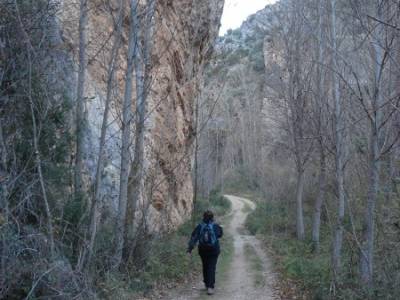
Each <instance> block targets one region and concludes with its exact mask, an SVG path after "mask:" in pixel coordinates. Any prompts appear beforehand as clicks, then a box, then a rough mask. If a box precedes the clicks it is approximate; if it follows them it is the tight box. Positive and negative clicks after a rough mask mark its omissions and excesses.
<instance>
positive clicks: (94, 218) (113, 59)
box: [87, 0, 124, 265]
mask: <svg viewBox="0 0 400 300" xmlns="http://www.w3.org/2000/svg"><path fill="white" fill-rule="evenodd" d="M118 5H119V6H118V7H119V8H118V16H117V23H116V25H115V33H114V41H113V46H112V49H111V54H110V62H109V69H108V78H107V94H106V100H105V107H104V113H103V121H102V125H101V133H100V142H99V154H98V160H97V168H96V177H95V183H94V199H93V201H92V207H91V213H90V228H89V234H90V239H89V246H88V259H87V262H88V264H89V265H90V262H91V258H92V254H93V249H94V244H95V240H96V234H97V227H98V222H99V218H100V202H101V199H100V196H101V195H100V194H101V193H100V189H101V184H102V182H101V177H102V174H103V172H104V155H105V146H106V134H107V128H108V115H109V112H110V105H111V100H112V91H113V86H114V77H115V71H116V64H117V55H118V52H119V49H120V46H121V29H122V21H123V16H124V9H123V7H124V0H120V1H119V3H118Z"/></svg>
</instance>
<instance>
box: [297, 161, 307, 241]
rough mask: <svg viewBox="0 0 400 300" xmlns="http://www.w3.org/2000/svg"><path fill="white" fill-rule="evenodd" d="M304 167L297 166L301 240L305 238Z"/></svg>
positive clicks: (299, 233) (298, 219) (298, 226)
mask: <svg viewBox="0 0 400 300" xmlns="http://www.w3.org/2000/svg"><path fill="white" fill-rule="evenodd" d="M304 175H305V174H304V169H302V168H301V167H299V168H297V190H296V216H297V218H296V230H297V238H298V239H299V240H304V239H305V230H304V217H303V192H304Z"/></svg>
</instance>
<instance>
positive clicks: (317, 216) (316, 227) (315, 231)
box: [312, 0, 326, 252]
mask: <svg viewBox="0 0 400 300" xmlns="http://www.w3.org/2000/svg"><path fill="white" fill-rule="evenodd" d="M323 12H324V7H323V1H322V0H318V42H317V47H318V51H317V61H318V65H317V78H316V81H317V82H316V86H317V97H316V101H315V102H316V103H315V106H316V108H315V109H316V114H317V116H316V119H317V127H318V128H317V130H318V131H317V132H318V147H319V160H320V171H319V178H318V196H317V199H316V200H315V204H314V215H313V226H312V241H313V250H314V251H316V252H319V240H320V227H321V210H322V204H323V202H324V200H325V194H326V157H325V149H324V135H325V130H324V129H323V126H324V125H323V124H324V122H325V119H324V109H323V105H324V101H325V100H324V98H323V96H322V95H323V90H324V75H323V72H322V65H323V62H324V60H323V55H324V39H323V33H322V21H323Z"/></svg>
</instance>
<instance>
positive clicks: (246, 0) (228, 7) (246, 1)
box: [219, 0, 277, 35]
mask: <svg viewBox="0 0 400 300" xmlns="http://www.w3.org/2000/svg"><path fill="white" fill-rule="evenodd" d="M275 2H277V0H225V7H224V12H223V14H222V20H221V29H220V32H219V33H220V35H224V34H225V33H226V31H227V30H228V29H236V28H238V27H240V25H241V24H242V22H243V21H244V20H246V19H247V17H248V16H249V15H251V14H254V13H255V12H257V11H259V10H260V9H263V8H264V7H265V6H266V5H267V4H273V3H275Z"/></svg>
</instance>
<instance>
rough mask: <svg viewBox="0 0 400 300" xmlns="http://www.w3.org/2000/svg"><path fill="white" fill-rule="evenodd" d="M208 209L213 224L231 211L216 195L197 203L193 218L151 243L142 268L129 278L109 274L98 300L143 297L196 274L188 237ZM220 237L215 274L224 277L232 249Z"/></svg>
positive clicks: (196, 264) (196, 259) (195, 258)
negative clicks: (189, 251) (213, 220)
mask: <svg viewBox="0 0 400 300" xmlns="http://www.w3.org/2000/svg"><path fill="white" fill-rule="evenodd" d="M206 209H211V210H212V211H213V212H214V214H215V215H216V219H217V221H220V219H225V218H226V217H227V214H228V213H229V211H230V210H231V203H230V201H229V200H228V199H226V198H224V197H223V196H222V195H221V194H220V193H219V192H217V191H215V192H213V193H211V195H210V198H209V199H199V200H198V201H197V203H196V205H195V211H194V213H193V217H192V218H191V219H190V220H188V221H187V222H185V223H184V224H183V225H181V226H180V227H179V228H178V230H177V231H175V232H173V233H170V234H167V235H164V236H161V237H158V238H155V239H153V240H152V241H151V242H150V244H149V246H148V251H147V257H146V260H145V263H144V265H143V266H142V267H141V268H138V269H137V270H134V271H132V273H130V274H124V275H121V273H109V274H107V275H106V277H105V280H104V281H102V282H101V283H99V287H100V289H101V291H102V293H101V296H102V297H103V298H106V299H132V297H134V296H135V295H137V294H144V295H147V294H149V293H152V292H153V290H154V288H156V287H158V286H162V287H165V286H170V285H171V286H172V285H174V284H176V283H179V282H184V281H185V280H188V279H190V278H193V276H196V275H197V274H199V273H200V270H201V262H200V259H199V257H198V255H196V252H193V255H192V256H189V255H188V254H187V253H186V249H187V243H188V240H189V237H190V235H191V233H192V230H193V229H194V226H195V225H196V224H197V223H198V222H200V221H201V216H202V213H203V212H204V210H206ZM226 240H228V239H227V238H226V237H224V238H223V239H222V241H221V256H220V261H219V273H221V274H223V273H225V271H224V270H225V269H226V268H227V265H228V264H229V261H230V258H231V256H232V252H233V251H232V249H233V245H230V243H229V241H226Z"/></svg>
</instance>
